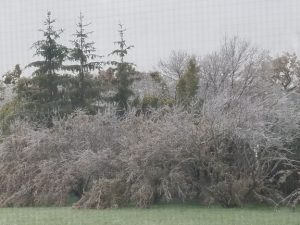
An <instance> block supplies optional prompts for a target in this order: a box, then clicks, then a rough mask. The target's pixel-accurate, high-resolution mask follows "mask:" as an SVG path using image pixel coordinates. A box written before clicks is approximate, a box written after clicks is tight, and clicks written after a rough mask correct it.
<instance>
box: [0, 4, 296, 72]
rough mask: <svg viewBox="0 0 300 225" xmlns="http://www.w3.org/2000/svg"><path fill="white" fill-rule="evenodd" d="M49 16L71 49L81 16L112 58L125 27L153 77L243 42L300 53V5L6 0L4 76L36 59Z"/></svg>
mask: <svg viewBox="0 0 300 225" xmlns="http://www.w3.org/2000/svg"><path fill="white" fill-rule="evenodd" d="M47 10H50V11H52V14H53V17H54V18H56V19H57V23H56V26H57V27H58V28H60V27H61V28H64V29H65V32H64V34H63V39H62V42H63V43H65V44H68V45H69V40H70V39H71V38H72V37H71V34H72V33H74V30H75V24H76V21H77V18H78V15H79V13H80V11H81V12H82V13H83V14H84V15H85V18H86V20H87V21H88V22H92V24H91V26H90V29H91V30H93V31H94V33H93V35H92V40H93V41H95V42H96V47H97V51H98V54H100V55H107V54H108V53H110V52H111V51H112V50H113V49H114V45H113V41H115V40H116V39H117V38H118V34H117V29H118V26H117V25H118V23H119V22H122V23H123V24H125V26H126V27H127V33H126V40H127V41H128V43H129V44H133V45H135V48H134V50H133V51H132V52H131V56H130V57H129V58H130V60H131V61H133V62H134V63H136V64H137V66H138V68H139V69H141V70H151V69H153V67H154V66H156V65H157V62H158V60H159V59H160V58H165V57H167V56H168V55H169V53H170V52H171V51H172V50H186V51H187V52H189V53H193V54H197V55H204V54H207V53H209V52H211V51H213V50H216V49H217V48H218V47H219V46H220V43H221V41H222V39H223V38H224V37H225V36H227V37H232V36H235V35H238V36H240V37H242V38H245V39H247V40H249V41H251V42H252V43H253V44H254V45H256V46H258V47H260V48H264V49H267V50H270V52H271V53H272V54H279V53H281V52H283V51H295V52H297V53H298V54H299V53H300V0H1V7H0V27H1V34H0V57H1V60H0V73H1V74H2V73H4V72H6V71H7V70H9V69H10V68H11V67H13V66H14V65H15V64H17V63H20V64H21V66H25V65H26V64H27V63H29V62H31V61H32V60H33V58H32V55H33V50H31V49H30V46H31V45H32V43H34V42H35V41H37V40H39V39H40V38H41V34H40V33H39V32H38V31H37V30H38V29H39V28H42V23H43V20H44V18H45V16H46V13H47Z"/></svg>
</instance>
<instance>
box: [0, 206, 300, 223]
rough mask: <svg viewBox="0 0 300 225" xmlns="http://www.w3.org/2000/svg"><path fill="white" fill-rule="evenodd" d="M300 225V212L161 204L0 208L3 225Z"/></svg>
mask: <svg viewBox="0 0 300 225" xmlns="http://www.w3.org/2000/svg"><path fill="white" fill-rule="evenodd" d="M105 224H106V225H300V209H299V208H298V209H296V210H295V211H292V210H291V209H287V208H284V209H279V210H276V211H275V210H274V209H272V208H264V207H261V208H258V207H247V208H240V209H224V208H219V207H213V208H206V207H200V206H196V205H180V204H177V205H158V206H154V207H152V208H150V209H135V208H125V209H109V210H76V209H71V208H5V209H0V225H105Z"/></svg>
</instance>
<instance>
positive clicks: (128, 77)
mask: <svg viewBox="0 0 300 225" xmlns="http://www.w3.org/2000/svg"><path fill="white" fill-rule="evenodd" d="M119 27H120V29H119V30H118V32H119V36H120V40H118V41H116V42H114V44H115V45H117V46H118V49H116V50H114V51H113V52H112V53H111V54H110V55H116V56H118V57H119V61H113V62H112V64H113V65H114V66H115V68H114V72H115V75H116V81H117V93H116V94H115V96H114V97H113V100H114V101H115V102H116V103H117V104H118V111H119V113H120V114H121V115H122V114H124V113H125V111H127V110H128V100H129V98H130V97H131V96H132V95H134V93H133V91H132V90H131V89H130V86H131V84H132V83H133V81H134V75H135V73H136V72H135V69H134V64H132V63H129V62H126V61H125V56H126V55H127V54H128V50H130V49H131V48H133V47H134V46H133V45H127V44H126V41H125V38H124V34H125V31H126V29H125V28H124V27H123V25H122V24H119Z"/></svg>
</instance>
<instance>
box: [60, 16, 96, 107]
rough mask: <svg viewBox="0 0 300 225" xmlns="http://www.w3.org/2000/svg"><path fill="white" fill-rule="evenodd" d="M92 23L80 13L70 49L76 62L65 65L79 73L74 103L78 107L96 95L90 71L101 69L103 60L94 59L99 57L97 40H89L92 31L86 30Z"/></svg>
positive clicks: (71, 56)
mask: <svg viewBox="0 0 300 225" xmlns="http://www.w3.org/2000/svg"><path fill="white" fill-rule="evenodd" d="M89 25H90V23H84V16H83V15H82V13H80V16H79V21H78V23H77V30H76V33H75V34H73V35H74V40H72V41H71V42H72V44H73V48H72V49H71V51H70V57H69V59H70V60H71V61H72V62H75V63H76V64H73V65H69V66H65V67H64V68H65V69H67V70H71V71H73V72H76V73H77V74H78V77H77V82H76V84H77V85H76V86H77V91H75V96H74V97H75V98H73V102H74V105H75V106H76V107H85V106H87V102H86V101H87V100H88V99H89V98H91V97H94V96H89V95H94V94H95V93H94V92H91V90H92V87H91V85H93V82H88V81H89V79H88V78H89V77H88V76H89V73H90V71H92V70H95V69H100V68H101V64H102V63H101V62H98V61H93V60H94V59H96V58H98V57H99V56H97V55H96V54H95V52H96V48H95V47H94V45H95V42H92V41H89V40H88V39H89V36H90V34H92V31H86V27H88V26H89Z"/></svg>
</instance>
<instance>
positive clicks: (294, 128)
mask: <svg viewBox="0 0 300 225" xmlns="http://www.w3.org/2000/svg"><path fill="white" fill-rule="evenodd" d="M189 63H190V64H189V66H187V71H185V72H184V75H183V76H181V77H180V78H179V80H178V82H177V83H178V84H181V85H180V86H177V91H178V90H179V89H180V91H179V92H176V90H175V97H173V99H172V104H162V103H161V104H158V102H156V99H157V98H159V95H156V96H154V97H147V96H146V97H145V98H144V101H143V102H142V103H144V106H145V107H144V108H146V109H145V110H144V109H143V107H142V109H143V110H142V111H140V112H139V113H137V111H136V110H135V109H128V108H129V106H130V105H129V104H128V102H127V100H128V99H129V98H126V99H123V100H122V101H125V102H126V107H125V109H126V110H125V109H124V110H123V111H122V114H120V113H117V112H116V111H115V109H114V108H112V111H109V110H108V109H109V108H106V109H105V110H104V111H103V112H101V113H100V112H99V113H98V114H96V115H86V114H85V113H84V112H83V111H77V112H75V113H73V114H70V115H69V116H68V117H67V118H66V119H60V120H57V119H55V118H52V119H53V124H52V126H51V127H50V126H48V127H42V126H41V125H35V124H33V123H27V122H26V120H15V121H14V123H12V124H11V126H12V127H11V129H10V131H11V134H10V135H9V136H8V137H6V138H5V139H4V140H3V143H1V144H0V206H3V207H4V206H38V205H58V206H63V205H66V204H68V202H69V198H70V196H77V198H78V201H77V202H76V203H75V204H74V206H75V207H77V208H109V207H121V206H126V205H128V204H132V203H133V204H135V205H136V206H137V207H148V206H150V205H151V204H153V203H156V202H159V201H167V202H168V201H172V200H181V201H189V200H193V201H195V200H196V201H199V202H200V203H202V204H213V203H217V204H221V205H222V206H225V207H236V206H242V205H243V204H245V203H248V202H252V201H255V202H267V203H270V204H273V205H275V206H279V205H282V204H285V205H291V206H295V205H296V204H297V203H298V202H299V200H300V185H299V180H300V179H299V176H300V174H299V166H300V164H299V131H300V130H299V123H300V113H299V112H300V111H299V106H298V99H299V98H298V97H299V92H294V91H293V90H295V89H294V88H292V89H293V90H292V89H289V90H287V89H288V88H289V87H290V85H286V83H284V85H283V87H284V90H282V88H281V87H282V85H281V84H280V82H279V81H282V82H285V78H284V77H283V78H282V77H280V76H281V73H280V72H279V77H278V76H277V77H276V76H273V75H274V74H276V71H275V70H274V65H272V61H270V59H269V57H268V56H267V55H266V54H265V53H264V52H259V51H257V50H256V49H254V48H251V47H250V46H249V45H248V43H246V42H242V41H239V40H237V39H233V40H231V41H229V42H225V44H224V46H223V47H222V48H221V50H220V51H219V52H216V53H213V54H211V55H208V56H206V57H204V58H203V59H201V60H199V61H196V60H195V59H192V60H189ZM276 65H277V64H276ZM188 68H190V69H191V70H189V69H188ZM278 71H280V70H278ZM123 76H127V75H126V73H124V74H123ZM180 80H181V82H180ZM187 80H188V81H189V80H190V81H189V82H187ZM124 82H125V81H124ZM132 82H133V81H132ZM125 83H126V91H127V89H128V88H129V87H130V85H129V84H127V81H126V82H125ZM159 83H160V85H161V89H162V90H165V84H164V83H161V82H159ZM124 90H125V89H124ZM124 90H123V91H124ZM128 90H129V89H128ZM290 91H293V92H290ZM130 93H131V92H130ZM180 93H181V94H182V95H181V96H178V94H180ZM291 93H292V94H293V95H291ZM131 94H132V93H131ZM180 97H182V98H180ZM147 98H148V99H147ZM168 98H172V96H171V95H168ZM153 99H154V100H155V101H153V102H152V100H153ZM157 101H159V99H157ZM120 102H121V101H120ZM146 103H147V104H146ZM152 103H153V105H152ZM151 105H152V106H153V107H154V108H157V109H151V110H148V107H150V106H151ZM116 106H117V108H116V110H117V109H119V108H120V105H118V104H117V105H116Z"/></svg>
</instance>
